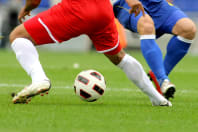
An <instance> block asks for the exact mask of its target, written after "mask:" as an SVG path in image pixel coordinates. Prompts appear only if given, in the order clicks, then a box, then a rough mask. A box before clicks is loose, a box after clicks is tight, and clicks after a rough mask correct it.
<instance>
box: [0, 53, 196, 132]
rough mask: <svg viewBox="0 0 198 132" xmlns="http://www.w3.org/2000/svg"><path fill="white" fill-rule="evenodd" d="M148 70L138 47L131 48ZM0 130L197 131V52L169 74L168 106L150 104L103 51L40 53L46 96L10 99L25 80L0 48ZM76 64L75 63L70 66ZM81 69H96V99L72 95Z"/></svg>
mask: <svg viewBox="0 0 198 132" xmlns="http://www.w3.org/2000/svg"><path fill="white" fill-rule="evenodd" d="M130 54H131V55H133V56H134V57H136V58H137V59H138V60H139V61H140V62H141V63H142V64H143V66H144V68H145V70H146V71H148V70H149V69H148V67H147V65H146V63H145V61H144V60H143V57H142V56H141V54H140V53H139V52H130ZM0 60H1V62H0V91H1V92H0V100H1V101H0V132H27V131H28V132H33V131H36V132H40V131H42V132H54V131H57V132H58V131H60V132H63V131H67V132H197V131H198V121H197V120H198V112H197V111H198V103H197V101H198V85H197V82H198V69H197V66H198V61H197V60H198V57H193V56H187V57H186V58H185V59H184V60H183V61H182V62H181V63H180V64H179V65H178V66H177V67H176V68H175V69H174V71H173V72H172V73H171V75H170V79H171V80H172V82H174V83H175V85H176V86H177V91H176V95H175V96H176V97H175V99H174V100H171V101H172V104H173V107H172V108H167V107H153V106H152V105H151V103H150V101H149V99H148V97H147V96H145V95H144V94H143V93H141V92H140V90H139V89H138V88H137V87H136V86H135V85H134V84H132V83H131V82H130V81H129V80H128V79H127V78H126V76H125V75H124V73H123V72H122V71H121V70H120V69H119V68H117V67H115V66H114V65H113V64H111V63H110V62H109V61H108V60H107V59H106V58H105V57H104V56H103V55H101V54H96V53H95V52H91V53H82V54H81V53H63V52H62V53H56V52H40V60H41V63H42V64H43V67H44V69H45V71H46V73H47V75H48V77H49V78H50V79H51V82H52V89H51V91H50V93H49V95H46V96H44V97H41V96H37V97H35V98H33V99H32V101H31V102H30V103H29V104H17V105H16V104H12V102H11V100H12V98H11V96H10V94H11V93H12V92H17V91H20V90H21V89H22V88H23V87H24V86H25V85H28V84H29V83H30V81H31V80H30V78H29V77H28V76H27V75H26V73H25V72H24V71H23V69H22V68H21V67H20V65H19V64H18V62H17V61H16V59H15V55H14V54H13V53H12V52H10V51H0ZM75 63H78V64H79V65H80V67H79V68H77V69H76V68H74V67H73V65H74V64H75ZM85 69H96V70H98V71H100V72H101V73H102V74H103V75H104V77H105V79H106V81H107V90H106V91H105V95H104V96H103V97H102V98H101V99H99V100H98V101H96V102H92V103H87V102H83V101H81V100H80V99H79V98H78V97H77V96H75V94H74V89H73V81H74V78H75V76H76V75H77V74H78V73H79V72H80V71H81V70H85Z"/></svg>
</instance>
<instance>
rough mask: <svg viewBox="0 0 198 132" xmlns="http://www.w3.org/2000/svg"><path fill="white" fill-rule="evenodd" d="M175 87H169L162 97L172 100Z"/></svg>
mask: <svg viewBox="0 0 198 132" xmlns="http://www.w3.org/2000/svg"><path fill="white" fill-rule="evenodd" d="M175 91H176V90H175V87H170V88H169V89H168V90H167V91H166V92H165V93H164V97H165V98H166V99H168V100H169V98H174V94H175Z"/></svg>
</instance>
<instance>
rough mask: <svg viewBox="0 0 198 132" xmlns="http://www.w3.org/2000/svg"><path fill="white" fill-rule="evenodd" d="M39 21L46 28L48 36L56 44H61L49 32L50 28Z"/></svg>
mask: <svg viewBox="0 0 198 132" xmlns="http://www.w3.org/2000/svg"><path fill="white" fill-rule="evenodd" d="M38 21H39V22H40V23H41V25H42V26H43V27H44V28H45V30H46V31H47V33H48V35H49V36H50V38H51V39H52V40H53V41H54V42H55V43H59V42H58V40H56V39H55V37H54V36H53V35H52V33H51V31H50V30H49V28H48V27H47V25H45V23H44V22H43V21H42V20H41V19H40V18H38Z"/></svg>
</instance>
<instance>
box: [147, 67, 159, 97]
mask: <svg viewBox="0 0 198 132" xmlns="http://www.w3.org/2000/svg"><path fill="white" fill-rule="evenodd" d="M148 76H149V77H150V80H151V81H153V83H154V85H155V87H156V89H157V91H158V92H159V93H160V94H161V95H162V91H161V89H160V85H159V83H158V81H157V78H156V76H155V74H154V73H153V72H152V71H149V73H148Z"/></svg>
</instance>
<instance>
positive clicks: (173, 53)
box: [164, 18, 196, 75]
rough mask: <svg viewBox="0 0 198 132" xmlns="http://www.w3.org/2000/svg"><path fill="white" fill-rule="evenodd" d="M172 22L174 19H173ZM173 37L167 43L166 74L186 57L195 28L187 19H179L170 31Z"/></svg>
mask: <svg viewBox="0 0 198 132" xmlns="http://www.w3.org/2000/svg"><path fill="white" fill-rule="evenodd" d="M173 20H174V19H173ZM172 34H174V36H173V37H172V38H171V40H170V41H169V43H168V46H167V53H166V56H165V59H164V66H165V69H166V74H167V75H169V73H170V72H171V71H172V69H173V68H174V67H175V66H176V64H177V63H178V62H179V61H180V60H181V59H182V58H183V57H184V56H185V55H186V53H187V52H188V50H189V48H190V46H191V44H192V42H193V39H194V38H195V34H196V26H195V24H194V23H193V22H192V20H190V19H189V18H181V19H179V20H178V21H177V22H176V24H175V25H174V27H173V29H172Z"/></svg>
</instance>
